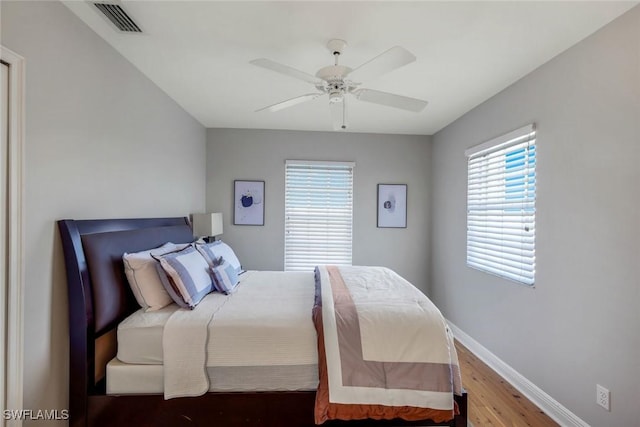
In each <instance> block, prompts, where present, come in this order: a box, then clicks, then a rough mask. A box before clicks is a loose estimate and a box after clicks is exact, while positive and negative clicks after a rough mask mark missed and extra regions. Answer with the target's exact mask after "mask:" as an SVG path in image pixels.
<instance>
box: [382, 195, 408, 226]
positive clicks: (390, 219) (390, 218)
mask: <svg viewBox="0 0 640 427" xmlns="http://www.w3.org/2000/svg"><path fill="white" fill-rule="evenodd" d="M378 228H407V184H378Z"/></svg>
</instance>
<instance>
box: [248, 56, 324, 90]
mask: <svg viewBox="0 0 640 427" xmlns="http://www.w3.org/2000/svg"><path fill="white" fill-rule="evenodd" d="M249 62H250V63H252V64H253V65H257V66H258V67H262V68H266V69H267V70H271V71H275V72H276V73H280V74H284V75H286V76H289V77H293V78H296V79H298V80H302V81H305V82H307V83H311V84H312V85H322V80H320V79H319V78H317V77H315V76H312V75H311V74H307V73H305V72H304V71H300V70H296V69H295V68H291V67H289V66H288V65H284V64H280V63H278V62H275V61H272V60H270V59H266V58H259V59H254V60H253V61H249Z"/></svg>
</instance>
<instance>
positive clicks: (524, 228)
mask: <svg viewBox="0 0 640 427" xmlns="http://www.w3.org/2000/svg"><path fill="white" fill-rule="evenodd" d="M466 154H467V155H468V156H469V160H468V176H467V265H469V266H470V267H473V268H477V269H480V270H483V271H486V272H489V273H493V274H496V275H498V276H502V277H505V278H508V279H512V280H515V281H518V282H521V283H524V284H527V285H533V283H534V280H535V261H536V258H535V233H536V230H535V214H536V210H535V200H536V137H535V127H534V125H528V126H525V127H523V128H521V129H518V130H516V131H514V132H511V133H509V134H506V135H503V136H502V137H499V138H496V139H494V140H491V141H488V142H486V143H484V144H480V145H479V146H477V147H474V148H472V149H470V150H468V151H467V153H466Z"/></svg>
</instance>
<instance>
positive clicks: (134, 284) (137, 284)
mask: <svg viewBox="0 0 640 427" xmlns="http://www.w3.org/2000/svg"><path fill="white" fill-rule="evenodd" d="M187 246H189V244H188V243H185V244H179V245H177V244H175V243H171V242H169V243H165V244H164V245H162V246H160V247H159V248H155V249H149V250H146V251H142V252H135V253H130V254H129V253H125V254H124V255H123V256H122V261H123V262H124V272H125V275H126V276H127V280H128V281H129V286H131V290H132V291H133V295H134V296H135V297H136V301H138V304H140V307H142V308H143V309H144V310H145V311H155V310H160V309H161V308H162V307H164V306H167V305H169V304H171V303H172V302H173V300H172V299H171V296H169V294H168V293H167V291H166V290H165V288H164V286H163V284H162V281H161V280H160V276H159V275H158V272H157V270H156V264H157V261H156V260H155V259H154V258H153V257H154V256H162V255H165V254H167V253H169V252H173V251H177V250H181V249H184V248H185V247H187Z"/></svg>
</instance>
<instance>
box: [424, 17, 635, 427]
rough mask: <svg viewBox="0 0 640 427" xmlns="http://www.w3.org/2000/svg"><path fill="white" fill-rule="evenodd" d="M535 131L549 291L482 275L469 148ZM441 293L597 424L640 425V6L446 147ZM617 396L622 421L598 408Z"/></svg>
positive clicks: (544, 278) (437, 194) (446, 132)
mask: <svg viewBox="0 0 640 427" xmlns="http://www.w3.org/2000/svg"><path fill="white" fill-rule="evenodd" d="M530 122H535V123H536V124H537V126H538V133H537V145H538V147H537V151H538V169H537V177H538V179H537V183H538V193H537V236H536V263H537V269H536V286H535V288H534V289H531V288H528V287H525V286H520V285H518V284H515V283H513V282H509V281H506V280H503V279H500V278H497V277H495V276H492V275H488V274H484V273H482V272H479V271H476V270H473V269H470V268H468V267H466V265H465V257H466V247H465V239H466V216H465V215H466V212H465V209H466V158H465V156H464V150H465V149H466V148H468V147H470V146H473V145H476V144H478V143H480V142H483V141H485V140H488V139H490V138H492V137H495V136H498V135H500V134H502V133H505V132H507V131H510V130H512V129H515V128H518V127H520V126H522V125H524V124H526V123H530ZM433 143H434V145H433V153H432V161H433V162H432V167H433V170H432V172H433V186H434V187H433V200H432V203H431V205H432V208H433V210H432V236H433V244H432V250H431V252H432V266H433V269H432V283H431V286H432V288H431V291H432V297H433V298H434V300H435V302H436V304H437V305H438V306H439V307H440V308H441V309H442V310H443V312H444V314H445V315H446V316H447V317H448V318H449V319H450V320H451V321H452V322H453V323H454V324H456V325H457V326H459V327H460V328H461V329H462V330H463V331H465V332H466V333H468V334H469V335H471V336H472V337H473V338H475V339H476V340H477V341H479V342H480V343H481V344H482V345H483V346H485V347H487V348H488V349H489V350H490V351H492V352H493V353H494V354H496V355H497V356H498V357H500V358H501V359H502V360H504V361H505V362H507V363H508V364H509V365H511V366H512V367H514V368H515V369H516V370H517V371H519V372H520V373H521V374H523V375H524V376H525V377H526V378H528V379H529V380H531V381H533V382H534V383H535V384H536V385H538V386H539V387H540V388H542V389H543V390H544V391H546V392H547V393H548V394H550V395H551V396H552V397H553V398H555V399H556V400H557V401H559V402H560V403H561V404H563V405H564V406H566V407H567V408H568V409H569V410H571V411H572V412H574V413H575V414H576V415H578V416H579V417H581V418H582V419H583V420H585V421H586V422H588V423H589V424H591V425H593V426H614V425H620V426H631V425H637V424H638V421H637V420H638V415H637V411H638V402H640V332H639V331H640V315H639V313H640V310H639V309H638V308H639V307H640V306H639V301H640V279H639V278H640V250H639V249H638V247H639V246H638V242H640V227H638V220H640V216H639V215H640V185H639V184H640V168H638V158H639V157H640V7H636V8H634V9H632V10H631V11H630V12H629V13H627V14H626V15H623V16H622V17H621V18H619V19H618V20H616V21H614V22H613V23H612V24H610V25H608V26H606V27H604V28H603V29H602V30H600V31H599V32H597V33H596V34H594V35H593V36H591V37H589V38H587V39H585V40H584V41H583V42H581V43H579V44H578V45H576V46H574V47H572V48H570V49H569V50H567V51H566V52H564V53H563V54H561V55H559V56H558V57H556V58H555V59H553V60H552V61H550V62H549V63H547V64H545V65H543V66H542V67H540V68H539V69H537V70H536V71H534V72H533V73H531V74H530V75H528V76H527V77H525V78H524V79H522V80H520V81H519V82H517V83H516V84H514V85H513V86H511V87H509V88H508V89H506V90H505V91H503V92H502V93H500V94H498V95H497V96H495V97H494V98H492V99H490V100H489V101H487V102H485V103H483V104H482V105H480V106H479V107H477V108H475V109H474V110H472V111H471V112H469V113H468V114H466V115H465V116H463V117H462V118H460V119H459V120H457V121H455V122H454V123H453V124H451V125H449V126H447V127H446V128H445V129H443V130H442V131H441V132H439V133H437V134H436V135H435V136H434V138H433ZM596 383H599V384H602V385H604V386H605V387H607V388H609V389H610V390H611V412H606V411H605V410H603V409H602V408H600V407H598V406H596V404H595V388H596Z"/></svg>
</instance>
